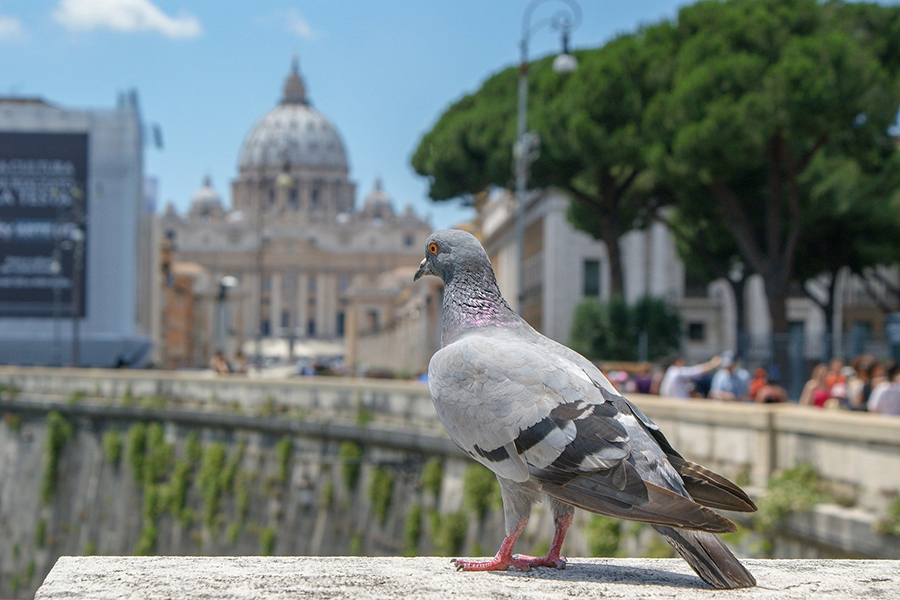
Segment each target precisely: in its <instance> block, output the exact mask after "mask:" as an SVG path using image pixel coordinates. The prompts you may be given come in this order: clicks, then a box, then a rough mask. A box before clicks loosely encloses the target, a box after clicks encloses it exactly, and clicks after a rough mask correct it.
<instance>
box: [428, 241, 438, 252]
mask: <svg viewBox="0 0 900 600" xmlns="http://www.w3.org/2000/svg"><path fill="white" fill-rule="evenodd" d="M428 251H429V252H430V253H432V254H437V253H438V247H437V244H435V243H434V242H431V243H430V244H428Z"/></svg>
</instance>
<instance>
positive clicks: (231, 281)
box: [215, 275, 238, 354]
mask: <svg viewBox="0 0 900 600" xmlns="http://www.w3.org/2000/svg"><path fill="white" fill-rule="evenodd" d="M237 284H238V280H237V277H234V276H233V275H226V276H225V277H223V278H222V279H220V280H219V293H218V294H217V295H216V339H215V345H216V351H219V350H221V351H222V352H225V353H226V354H227V353H228V292H229V290H231V289H232V288H234V287H235V286H237Z"/></svg>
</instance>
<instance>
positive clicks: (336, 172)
mask: <svg viewBox="0 0 900 600" xmlns="http://www.w3.org/2000/svg"><path fill="white" fill-rule="evenodd" d="M355 197H356V185H355V184H354V183H353V181H351V179H350V169H349V161H348V158H347V151H346V148H345V145H344V142H343V140H342V139H341V136H340V134H339V132H338V130H337V128H336V127H335V126H334V125H333V124H332V123H331V122H330V121H329V120H328V118H327V117H326V116H325V115H323V114H322V113H321V112H319V111H317V110H316V109H315V108H313V106H312V104H311V103H310V101H309V98H308V96H307V93H306V86H305V83H304V81H303V78H302V77H301V75H300V73H299V69H298V67H297V63H296V61H295V63H294V65H293V66H292V69H291V72H290V74H289V75H288V77H287V80H286V81H285V84H284V89H283V94H282V98H281V100H280V102H279V104H278V105H277V106H276V107H275V108H274V109H273V110H271V111H270V112H268V113H267V114H265V115H264V116H263V117H262V118H261V119H259V120H258V121H257V122H256V124H255V125H253V127H252V128H251V130H250V132H249V133H248V134H247V136H246V138H245V140H244V143H243V145H242V147H241V149H240V152H239V158H238V174H237V178H236V179H235V180H234V181H233V182H232V206H231V207H230V208H226V207H225V206H224V205H223V202H222V200H221V198H220V196H219V194H218V193H217V192H216V191H215V189H214V188H213V186H212V182H210V181H209V180H208V179H207V180H206V181H205V182H204V184H203V186H202V187H201V188H200V189H199V190H198V191H197V192H196V193H195V194H194V197H193V198H192V202H191V207H190V209H189V211H188V213H187V214H186V215H183V216H182V215H179V214H178V213H177V212H176V211H175V210H174V209H173V208H171V207H170V208H169V209H167V211H166V212H165V214H163V215H162V216H161V225H162V231H163V232H164V236H165V238H166V239H167V241H168V243H170V244H171V246H172V249H173V252H172V256H173V260H174V261H177V262H189V263H196V264H197V265H200V266H201V267H202V268H204V269H205V270H206V271H208V273H209V280H210V281H212V282H214V283H215V282H221V281H226V279H225V278H227V277H234V278H235V279H236V280H237V288H236V290H235V291H234V293H233V294H232V293H231V292H232V290H231V288H227V289H226V288H223V293H222V296H225V299H224V300H222V299H218V300H217V301H219V302H223V303H224V308H223V307H221V306H220V307H219V309H218V310H227V311H228V315H227V317H226V319H225V320H226V321H227V322H228V332H227V335H226V336H225V337H227V339H228V343H227V345H228V348H223V349H224V350H226V351H228V352H229V353H233V352H234V351H236V349H237V348H239V347H243V346H244V345H245V343H246V342H247V341H249V340H257V339H260V338H266V339H272V338H276V339H280V340H285V341H287V342H288V344H289V347H290V348H291V349H293V347H294V343H295V342H298V341H303V340H308V339H316V340H340V339H341V338H342V337H343V335H344V330H345V328H346V324H347V322H348V320H349V315H348V314H347V310H348V304H347V299H346V295H347V291H348V289H349V288H350V287H351V286H366V285H371V284H372V283H374V282H375V281H377V280H378V278H379V276H380V275H381V274H382V273H384V272H386V271H390V270H392V269H395V268H397V267H403V266H409V265H413V266H415V265H417V264H418V261H419V260H421V254H422V248H423V246H424V242H425V239H426V238H427V236H428V234H429V233H430V231H431V227H430V226H429V225H428V223H427V222H425V221H424V220H423V219H421V218H420V217H419V216H418V215H417V214H416V213H415V212H414V211H413V210H412V208H411V207H407V208H406V210H404V211H395V209H394V206H393V202H392V200H391V198H390V197H389V196H388V195H387V194H386V193H385V191H384V190H383V189H382V185H381V182H380V181H377V182H376V183H375V186H374V189H373V190H372V191H371V193H369V194H368V195H367V197H366V198H365V200H364V202H363V205H362V206H361V207H357V206H356V202H355ZM227 281H228V282H229V283H234V280H227ZM229 294H231V296H233V298H232V299H229V298H228V296H229ZM246 351H247V350H245V352H246ZM250 351H251V353H252V352H254V351H255V350H254V349H251V350H250ZM290 353H293V351H292V350H291V352H290ZM167 366H177V365H167Z"/></svg>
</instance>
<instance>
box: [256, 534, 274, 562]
mask: <svg viewBox="0 0 900 600" xmlns="http://www.w3.org/2000/svg"><path fill="white" fill-rule="evenodd" d="M274 550H275V529H274V528H272V527H265V528H263V530H262V531H260V532H259V553H260V554H262V555H263V556H272V552H273V551H274Z"/></svg>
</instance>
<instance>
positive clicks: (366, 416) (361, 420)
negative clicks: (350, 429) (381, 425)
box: [356, 404, 374, 427]
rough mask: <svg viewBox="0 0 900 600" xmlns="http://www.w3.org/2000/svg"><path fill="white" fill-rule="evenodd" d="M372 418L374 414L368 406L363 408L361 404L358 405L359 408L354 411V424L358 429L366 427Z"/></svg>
mask: <svg viewBox="0 0 900 600" xmlns="http://www.w3.org/2000/svg"><path fill="white" fill-rule="evenodd" d="M373 418H374V414H373V413H372V409H371V408H369V407H368V406H363V405H362V404H360V405H359V408H358V409H357V411H356V424H357V425H359V426H360V427H368V425H369V423H371V422H372V419H373Z"/></svg>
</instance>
